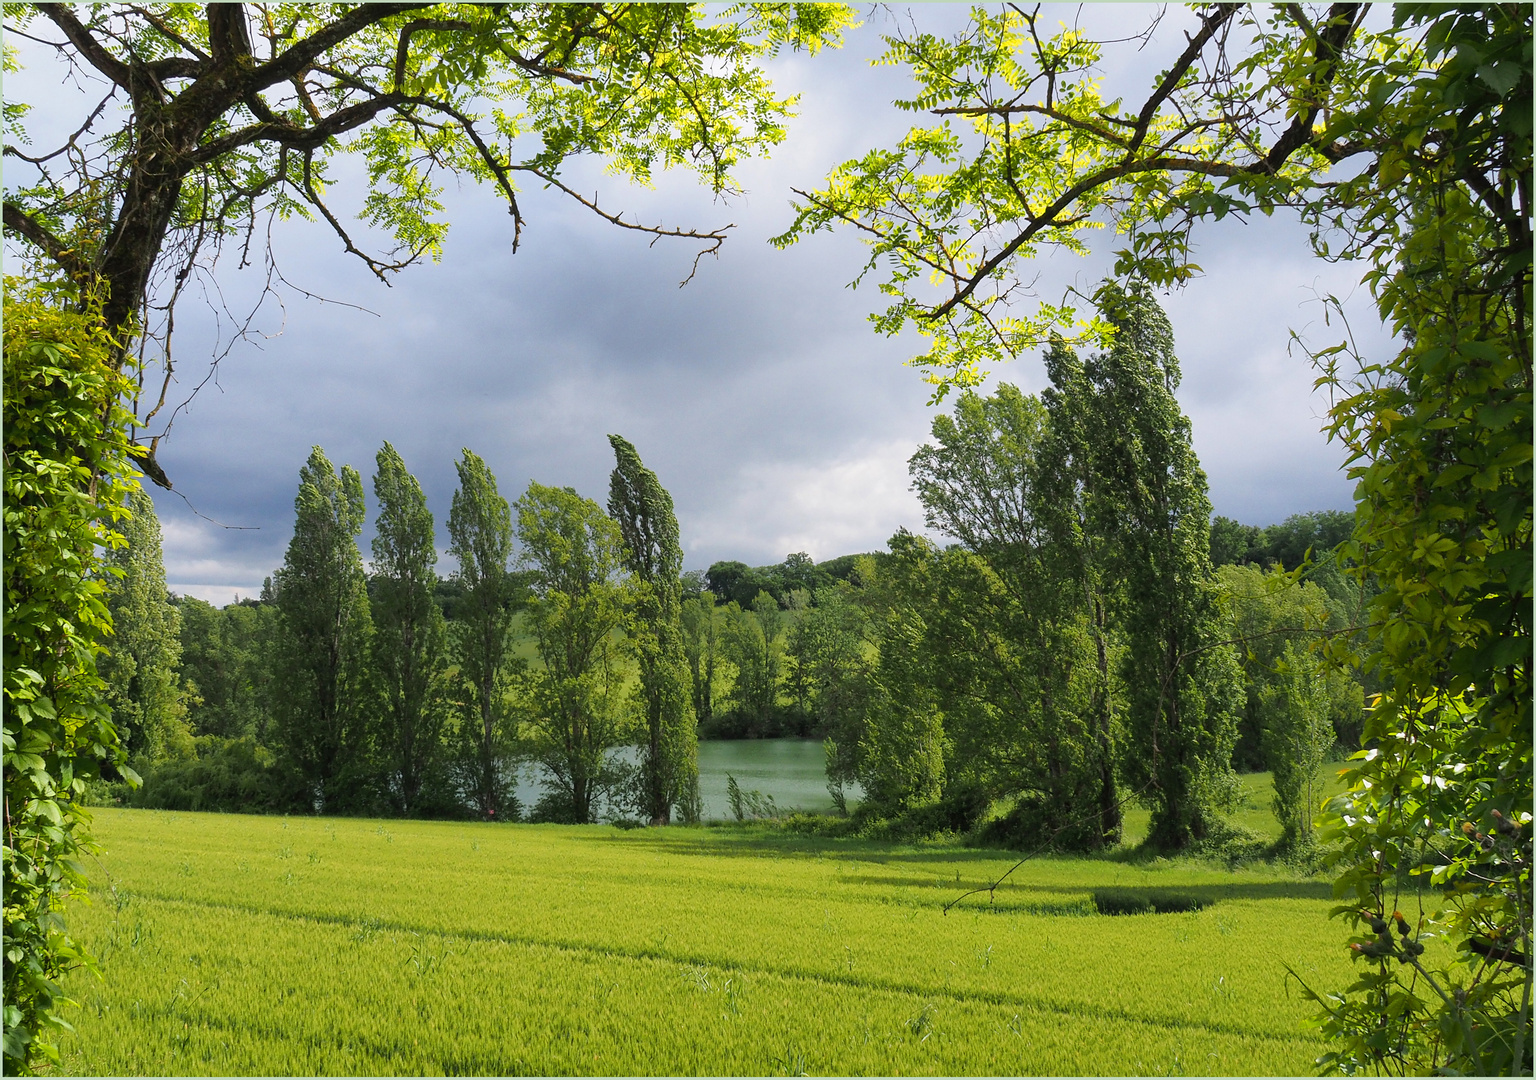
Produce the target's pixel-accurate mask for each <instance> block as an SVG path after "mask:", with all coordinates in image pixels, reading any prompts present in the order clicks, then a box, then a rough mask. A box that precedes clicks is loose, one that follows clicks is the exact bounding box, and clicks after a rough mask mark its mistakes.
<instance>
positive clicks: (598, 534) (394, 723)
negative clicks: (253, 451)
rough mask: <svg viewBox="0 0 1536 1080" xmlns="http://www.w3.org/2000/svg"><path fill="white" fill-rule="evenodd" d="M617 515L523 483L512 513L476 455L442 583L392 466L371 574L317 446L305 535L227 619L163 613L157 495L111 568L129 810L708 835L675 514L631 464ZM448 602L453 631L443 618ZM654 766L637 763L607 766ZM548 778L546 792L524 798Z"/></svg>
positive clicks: (627, 461)
mask: <svg viewBox="0 0 1536 1080" xmlns="http://www.w3.org/2000/svg"><path fill="white" fill-rule="evenodd" d="M610 441H611V442H612V444H613V447H614V450H615V453H616V455H617V458H618V464H617V466H616V468H615V469H614V471H613V475H612V478H611V490H610V497H609V501H608V506H607V509H606V511H605V510H604V508H603V507H600V506H599V505H598V504H597V503H595V502H593V501H592V500H590V499H586V498H584V497H582V496H581V495H579V494H577V493H576V492H575V491H573V490H572V489H570V488H556V487H549V486H545V485H542V484H539V483H537V482H534V483H530V484H529V486H528V488H527V490H526V491H525V492H524V493H523V495H522V496H521V497H520V498H518V499H517V500H516V502H515V503H511V504H509V503H508V502H507V500H506V499H505V498H503V497H502V496H501V494H500V492H499V490H498V487H497V483H496V478H495V476H494V475H493V474H492V473H491V471H490V470H489V469H488V468H487V467H486V465H485V462H484V461H483V460H481V459H480V458H479V457H478V456H477V455H475V454H474V453H473V452H471V451H469V450H467V449H466V450H465V451H464V452H463V455H462V457H461V458H460V460H459V461H458V462H457V470H458V476H459V487H458V490H457V491H456V492H455V493H454V496H453V502H452V508H451V510H450V512H449V515H448V522H447V531H448V538H449V544H448V551H449V553H450V554H451V555H452V556H453V557H454V559H455V560H456V562H457V569H455V570H454V572H453V573H452V575H451V576H450V577H449V578H448V579H447V580H444V579H441V578H439V577H438V575H437V572H436V568H435V566H436V562H437V549H436V546H435V529H434V522H433V518H432V514H431V511H430V510H429V509H428V508H427V505H426V498H425V496H424V494H423V492H422V489H421V485H420V484H419V483H418V482H417V481H416V479H415V477H413V476H412V475H411V474H410V472H409V471H408V470H407V469H406V466H405V463H404V461H403V460H402V459H401V457H400V455H399V453H398V452H397V451H396V450H395V449H394V447H393V446H391V445H390V444H388V443H386V444H385V445H384V447H383V448H382V449H381V450H380V451H379V453H378V456H377V469H376V472H375V474H374V477H373V493H374V498H375V502H376V508H377V512H376V518H375V529H374V538H373V544H372V552H371V554H372V560H371V573H370V572H369V569H365V566H364V563H363V559H362V555H361V553H360V551H359V550H358V546H357V537H358V535H359V534H360V533H361V531H362V527H363V523H364V516H365V512H366V506H365V499H364V492H363V482H362V478H361V476H360V475H359V474H358V472H357V470H355V469H353V468H352V467H351V466H343V467H342V468H341V469H340V470H339V471H338V470H337V469H336V468H335V467H334V466H333V465H332V464H331V462H330V461H329V460H328V459H327V458H326V456H325V453H324V451H323V450H321V449H320V448H319V447H316V448H314V450H313V451H312V453H311V454H310V456H309V460H308V461H307V462H306V463H305V465H304V467H303V468H302V469H301V470H300V474H299V491H298V496H297V498H296V499H295V502H294V506H295V521H294V532H293V538H292V540H291V541H290V543H289V545H288V550H287V554H286V556H285V558H284V561H283V565H282V566H281V567H280V568H279V569H278V570H277V571H276V573H274V574H273V575H272V576H271V577H270V578H268V579H267V581H266V582H265V584H264V585H263V588H262V592H261V596H260V598H259V599H255V600H245V601H242V602H240V603H237V604H232V605H230V606H228V607H226V608H224V609H222V610H219V609H215V608H214V607H212V606H211V605H209V604H206V603H204V602H202V601H198V600H195V599H192V598H188V597H182V598H173V597H170V596H169V595H168V594H167V592H166V589H165V580H164V570H163V568H162V565H161V560H160V544H159V526H158V523H157V522H156V520H155V517H154V512H153V507H152V504H151V503H150V501H149V499H148V497H147V496H145V495H143V494H142V492H140V493H137V494H135V495H134V497H133V505H132V507H131V509H132V511H133V516H132V518H131V520H130V523H129V525H128V526H127V529H128V533H127V543H126V545H125V546H123V547H122V548H121V549H119V550H118V551H117V552H115V553H114V554H113V556H112V557H111V562H112V567H113V569H114V570H115V571H116V573H115V574H114V575H113V577H114V583H113V584H112V585H111V587H110V599H109V607H110V608H111V610H112V613H113V615H114V617H115V619H116V623H115V625H116V627H117V638H118V640H117V643H116V646H115V648H114V650H113V653H112V657H111V659H110V661H108V663H107V667H106V672H105V677H106V679H107V682H108V684H109V686H110V687H111V691H110V693H111V697H112V702H113V709H114V719H115V720H116V722H117V723H118V726H119V728H120V730H121V731H122V732H123V734H124V739H125V743H126V745H127V748H128V752H129V757H130V761H132V762H134V763H136V764H137V765H138V766H139V768H140V771H141V772H145V773H146V782H145V784H144V786H143V787H142V788H141V789H140V790H139V791H137V792H135V793H132V794H131V795H129V798H130V799H131V800H133V801H135V802H137V803H139V804H142V805H149V806H181V807H185V808H189V809H226V810H237V809H252V810H268V811H275V810H284V811H286V810H299V811H313V812H325V813H395V814H402V815H410V816H449V817H456V816H474V817H478V818H482V819H485V820H518V819H519V818H520V817H522V816H524V814H525V812H526V814H527V816H530V817H532V818H533V819H534V820H546V821H568V822H583V821H591V820H593V819H594V818H595V817H596V816H597V815H598V814H599V813H601V812H603V811H605V810H609V811H613V812H616V813H620V814H624V815H636V816H639V817H640V818H642V819H643V820H647V821H651V822H654V823H664V822H666V821H669V820H671V818H672V816H673V815H674V813H675V814H677V815H679V816H680V817H681V818H682V819H683V820H689V821H691V820H697V819H698V817H699V812H700V806H699V796H698V766H697V750H696V736H695V720H694V714H693V701H692V696H691V694H690V692H689V684H688V676H687V668H686V660H685V656H684V652H683V648H682V634H681V629H680V618H681V597H680V570H681V562H682V551H681V548H680V547H679V546H678V541H677V520H676V516H675V514H674V512H673V508H672V501H671V498H670V497H669V496H668V495H667V493H666V491H665V490H664V489H663V488H662V487H661V485H660V484H659V483H658V482H657V480H656V478H655V475H654V474H653V473H651V471H650V470H649V469H647V468H646V467H645V466H644V464H643V463H642V462H641V460H640V457H639V455H638V454H637V453H636V452H635V450H634V448H633V447H632V446H631V445H630V444H629V443H628V442H626V441H625V440H624V439H622V438H620V437H619V436H611V437H610ZM445 601H447V602H448V604H449V605H450V606H451V610H452V611H453V614H454V618H453V619H452V620H451V621H450V620H449V619H448V618H446V617H445V615H444V606H445V603H444V602H445ZM625 743H633V744H637V745H638V746H639V748H640V753H639V755H638V761H637V762H635V763H634V764H632V765H631V764H627V763H625V762H624V761H622V760H619V759H616V758H615V757H614V756H613V755H612V754H611V753H610V751H611V750H612V749H613V748H614V747H615V746H618V745H621V744H625ZM525 762H532V763H536V764H537V765H539V766H542V769H541V774H542V776H543V777H544V791H543V796H542V798H540V800H539V801H538V803H537V804H536V805H535V806H532V807H522V806H520V805H519V803H518V800H517V797H516V779H517V769H518V767H519V766H520V765H521V764H523V763H525Z"/></svg>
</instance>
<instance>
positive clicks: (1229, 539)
mask: <svg viewBox="0 0 1536 1080" xmlns="http://www.w3.org/2000/svg"><path fill="white" fill-rule="evenodd" d="M1268 557H1269V543H1268V536H1267V534H1266V532H1265V530H1264V529H1262V528H1260V527H1259V526H1257V525H1244V524H1242V523H1241V522H1239V521H1235V520H1233V519H1232V518H1229V517H1222V516H1221V515H1220V514H1218V515H1216V516H1215V517H1214V518H1212V519H1211V565H1212V566H1233V565H1240V564H1242V563H1257V564H1258V565H1259V566H1263V565H1264V563H1265V560H1266V559H1267V558H1268Z"/></svg>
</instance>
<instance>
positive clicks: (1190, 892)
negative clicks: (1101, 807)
mask: <svg viewBox="0 0 1536 1080" xmlns="http://www.w3.org/2000/svg"><path fill="white" fill-rule="evenodd" d="M838 884H847V885H866V886H868V885H874V886H880V885H886V886H894V887H900V888H908V889H913V888H915V889H932V890H936V891H939V892H941V893H949V894H952V895H955V896H958V895H959V894H961V893H963V892H966V891H967V890H969V889H986V888H987V886H988V885H990V884H991V881H977V880H974V879H962V880H960V881H947V880H944V879H927V880H925V879H923V878H916V877H896V876H895V875H882V874H847V875H844V876H842V877H839V878H838ZM996 895H997V897H998V900H999V902H1001V901H1003V900H1004V899H1006V900H1008V902H1009V904H1010V906H1017V904H1016V902H1017V901H1018V900H1020V899H1022V898H1024V897H1039V898H1042V899H1040V900H1039V901H1038V902H1037V903H1036V904H1035V906H1039V905H1040V904H1045V905H1047V906H1051V905H1052V902H1051V901H1049V900H1045V899H1043V898H1045V897H1063V898H1065V897H1076V898H1079V899H1082V898H1084V897H1088V898H1090V899H1091V900H1092V902H1093V907H1094V908H1096V909H1097V910H1098V911H1099V912H1100V913H1101V914H1105V915H1124V914H1135V913H1138V912H1146V911H1155V912H1158V913H1163V912H1169V911H1198V910H1199V909H1200V908H1203V907H1210V906H1211V905H1212V904H1216V903H1220V902H1221V901H1223V900H1329V899H1332V897H1333V887H1332V886H1331V885H1330V884H1329V883H1328V882H1326V881H1233V882H1214V883H1209V884H1200V885H1177V886H1169V885H1103V886H1097V887H1088V886H1085V885H1073V884H1064V885H1045V884H1036V883H1033V882H1018V883H1015V882H1013V881H1006V882H1004V883H1003V884H1002V885H999V886H998V888H997V893H996ZM973 899H976V900H978V901H979V902H980V903H983V904H985V903H987V900H988V898H987V894H986V893H984V892H983V893H978V894H977V896H976V897H974V898H973ZM945 902H948V901H947V900H946V901H945ZM1063 902H1064V901H1061V900H1058V901H1055V906H1060V905H1061V904H1062V903H1063ZM1180 905H1183V906H1180Z"/></svg>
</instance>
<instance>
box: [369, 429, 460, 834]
mask: <svg viewBox="0 0 1536 1080" xmlns="http://www.w3.org/2000/svg"><path fill="white" fill-rule="evenodd" d="M377 460H378V472H376V473H375V474H374V477H373V494H374V497H375V498H377V499H378V501H379V517H378V522H377V524H376V526H375V533H374V537H373V575H374V577H373V601H372V609H373V626H374V636H373V650H372V658H373V671H374V677H375V679H376V680H377V681H378V686H379V690H380V693H381V696H382V698H383V705H384V722H383V725H382V729H381V731H380V733H379V735H380V739H379V742H380V749H381V751H382V753H383V757H384V762H385V770H386V776H387V778H388V779H387V782H388V786H389V789H390V793H391V795H392V796H393V798H394V799H395V800H396V802H397V805H398V807H399V810H400V812H401V813H403V814H412V813H416V812H419V809H420V806H421V802H422V799H423V797H424V796H426V795H427V793H426V792H424V791H423V785H424V783H425V782H426V781H427V780H428V779H429V777H430V776H431V774H432V772H433V771H434V769H435V768H436V766H437V765H438V764H439V763H440V761H441V757H442V754H441V749H442V736H443V727H444V720H445V718H446V715H447V708H446V699H445V695H444V689H445V688H444V686H443V681H444V675H445V667H444V664H445V660H446V639H447V633H448V631H447V624H446V623H445V622H444V621H443V613H442V611H441V610H440V609H439V608H438V605H437V601H436V599H434V597H433V595H432V590H433V586H434V585H436V584H437V573H436V571H434V570H433V567H434V566H435V565H436V563H437V548H436V546H435V544H434V539H435V536H434V530H433V526H432V512H431V511H430V510H428V509H427V499H426V496H425V495H424V494H422V490H421V484H419V483H418V482H417V481H416V478H415V477H414V476H412V475H411V474H410V473H409V472H407V471H406V468H405V462H404V461H403V460H401V458H400V455H399V453H398V452H396V450H395V448H394V447H393V446H391V445H390V444H389V443H387V442H386V443H385V444H384V447H383V449H381V450H380V451H379V454H378V459H377Z"/></svg>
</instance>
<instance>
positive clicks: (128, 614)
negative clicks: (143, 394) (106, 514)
mask: <svg viewBox="0 0 1536 1080" xmlns="http://www.w3.org/2000/svg"><path fill="white" fill-rule="evenodd" d="M128 511H129V512H128V516H127V518H126V519H125V521H124V524H123V539H124V540H125V541H126V543H125V544H124V545H123V546H122V547H117V548H113V549H111V551H110V553H109V554H108V556H107V559H106V565H107V570H108V572H109V574H110V575H111V577H110V578H109V580H108V584H107V610H108V611H109V612H110V613H111V615H112V637H111V638H110V639H109V641H108V644H107V651H106V653H105V654H104V655H103V656H102V658H101V660H100V661H98V664H97V667H98V670H99V671H100V672H101V675H102V677H103V678H104V679H105V680H106V683H107V703H108V705H110V706H111V708H112V722H113V723H114V724H116V725H117V729H118V731H119V732H120V733H121V735H122V738H123V742H124V745H125V746H126V747H127V749H128V754H129V756H130V758H131V759H133V760H134V761H135V763H136V764H137V765H139V766H144V765H150V764H153V763H155V762H157V761H163V760H165V759H166V758H175V757H187V756H189V755H190V754H191V753H192V737H191V733H190V732H189V730H188V727H187V721H186V713H187V708H186V702H185V700H184V697H185V696H184V694H183V693H182V687H181V613H180V612H178V611H177V610H176V605H175V604H173V603H171V599H170V596H169V594H168V593H167V592H166V588H165V565H164V563H163V561H162V556H161V549H160V519H159V518H157V517H156V516H155V504H154V501H153V500H152V499H151V498H150V497H149V496H148V495H147V494H145V492H144V491H143V490H142V489H141V488H137V487H135V488H134V489H133V492H132V494H131V495H130V496H129V498H128Z"/></svg>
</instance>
